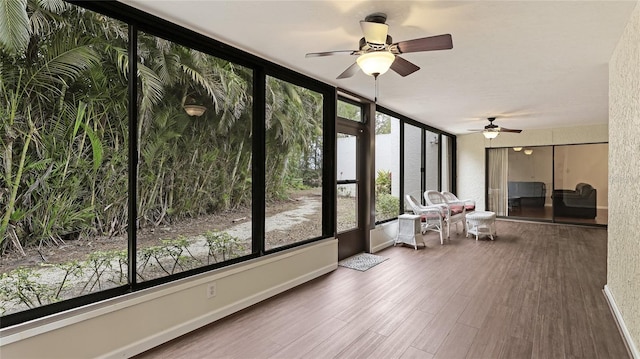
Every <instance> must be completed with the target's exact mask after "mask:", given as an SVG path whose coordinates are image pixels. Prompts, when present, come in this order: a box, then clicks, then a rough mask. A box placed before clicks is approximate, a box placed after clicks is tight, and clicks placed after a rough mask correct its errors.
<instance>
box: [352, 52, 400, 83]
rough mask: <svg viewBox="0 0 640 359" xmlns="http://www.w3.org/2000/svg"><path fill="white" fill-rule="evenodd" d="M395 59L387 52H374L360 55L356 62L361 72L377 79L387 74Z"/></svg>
mask: <svg viewBox="0 0 640 359" xmlns="http://www.w3.org/2000/svg"><path fill="white" fill-rule="evenodd" d="M395 59H396V56H395V55H394V54H392V53H390V52H388V51H374V52H368V53H366V54H362V55H360V57H358V59H356V62H357V63H358V66H360V68H361V69H362V72H364V73H365V74H367V75H369V76H374V77H377V76H378V75H382V74H383V73H385V72H387V71H388V70H389V68H390V67H391V64H392V63H393V61H395Z"/></svg>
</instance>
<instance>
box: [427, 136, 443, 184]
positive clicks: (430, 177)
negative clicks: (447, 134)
mask: <svg viewBox="0 0 640 359" xmlns="http://www.w3.org/2000/svg"><path fill="white" fill-rule="evenodd" d="M424 136H425V138H424V163H425V166H424V188H425V191H429V190H435V191H439V190H440V186H439V184H440V178H439V176H440V158H439V156H440V140H439V137H440V136H439V135H438V134H437V133H435V132H432V131H428V130H425V131H424Z"/></svg>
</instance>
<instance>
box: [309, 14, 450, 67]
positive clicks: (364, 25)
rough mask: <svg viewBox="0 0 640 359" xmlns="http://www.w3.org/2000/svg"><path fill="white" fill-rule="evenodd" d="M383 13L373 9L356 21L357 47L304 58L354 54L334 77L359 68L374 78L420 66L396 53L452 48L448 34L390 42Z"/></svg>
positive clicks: (313, 54)
mask: <svg viewBox="0 0 640 359" xmlns="http://www.w3.org/2000/svg"><path fill="white" fill-rule="evenodd" d="M385 21H387V14H384V13H380V12H376V13H373V14H371V15H368V16H367V17H366V18H365V19H364V20H363V21H360V28H361V29H362V33H363V34H364V37H363V38H361V39H360V44H359V47H358V50H340V51H326V52H312V53H308V54H307V55H306V56H305V57H321V56H331V55H358V58H357V59H356V62H355V63H354V64H353V65H351V66H349V67H348V68H347V69H346V70H345V71H344V72H342V73H341V74H340V75H339V76H338V77H337V78H338V79H344V78H348V77H351V76H353V75H355V74H356V73H357V72H358V70H360V69H362V71H364V73H366V74H367V75H371V76H373V77H376V78H377V77H378V75H381V74H383V73H385V72H387V71H388V70H389V68H391V70H393V71H395V72H397V73H398V74H399V75H400V76H403V77H404V76H407V75H410V74H412V73H414V72H416V71H418V70H420V67H419V66H417V65H415V64H413V63H411V62H409V61H407V60H405V59H403V58H402V57H400V56H398V55H400V54H404V53H409V52H419V51H434V50H448V49H452V48H453V42H452V40H451V34H445V35H437V36H430V37H423V38H418V39H413V40H407V41H400V42H396V43H393V40H392V39H391V36H389V35H388V33H387V32H388V30H389V25H387V24H385Z"/></svg>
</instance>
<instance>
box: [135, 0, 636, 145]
mask: <svg viewBox="0 0 640 359" xmlns="http://www.w3.org/2000/svg"><path fill="white" fill-rule="evenodd" d="M123 2H125V3H127V4H129V5H132V6H134V7H137V8H139V9H142V10H144V11H146V12H149V13H152V14H154V15H157V16H160V17H162V18H165V19H167V20H170V21H172V22H174V23H177V24H180V25H182V26H185V27H187V28H190V29H193V30H195V31H197V32H200V33H202V34H205V35H207V36H210V37H212V38H215V39H217V40H220V41H222V42H226V43H228V44H230V45H233V46H235V47H238V48H240V49H243V50H246V51H248V52H251V53H253V54H256V55H258V56H260V57H263V58H266V59H268V60H271V61H273V62H275V63H278V64H281V65H283V66H285V67H288V68H291V69H294V70H296V71H298V72H301V73H303V74H306V75H308V76H311V77H313V78H316V79H319V80H321V81H324V82H326V83H329V84H332V85H334V86H336V87H340V88H344V89H346V90H349V91H351V92H354V93H357V94H360V95H362V96H364V97H367V98H371V99H373V96H374V81H373V78H372V77H369V76H366V75H365V74H363V73H362V72H360V73H358V74H357V75H356V76H354V77H352V78H349V79H343V80H336V79H335V78H336V76H338V74H340V73H341V72H342V71H344V70H345V69H346V68H347V67H348V66H350V65H351V64H352V63H353V62H354V61H355V56H331V57H320V58H305V54H306V53H308V52H320V51H331V50H349V49H357V48H358V41H359V39H360V38H361V37H362V33H361V30H360V25H359V21H360V20H363V19H364V17H365V16H367V15H368V14H371V13H374V12H384V13H386V14H387V17H388V18H387V24H388V25H389V26H390V29H389V35H391V36H392V37H393V40H394V42H397V41H403V40H409V39H413V38H418V37H425V36H433V35H440V34H445V33H449V34H451V35H452V37H453V49H452V50H445V51H433V52H420V53H409V54H404V55H402V56H403V57H404V58H405V59H407V60H409V61H411V62H413V63H415V64H416V65H418V66H420V67H421V70H419V71H418V72H416V73H414V74H412V75H409V76H407V77H404V78H403V77H401V76H399V75H397V74H396V73H393V72H392V71H389V72H388V73H386V74H384V75H382V76H380V78H379V94H378V103H379V104H381V105H382V106H385V107H387V108H389V109H392V110H394V111H396V112H398V113H401V114H404V115H406V116H409V117H411V118H413V119H415V120H418V121H420V122H423V123H426V124H429V125H431V126H433V127H436V128H440V129H442V130H445V131H448V132H451V133H455V134H466V133H469V132H468V129H472V128H478V129H479V128H482V127H483V126H484V125H485V124H486V120H484V118H486V117H494V116H495V117H498V120H496V124H498V125H501V126H504V127H508V128H520V129H524V130H526V129H535V128H551V127H567V126H578V125H590V124H604V123H607V122H608V66H607V64H608V61H609V58H610V57H611V54H612V52H613V49H614V48H615V46H616V44H617V42H618V39H619V38H620V35H621V34H622V30H623V29H624V27H625V25H626V23H627V21H628V19H629V16H630V14H631V12H632V11H633V9H634V7H635V6H636V4H637V2H636V1H635V0H631V1H335V0H331V1H212V0H209V1H204V0H201V1H178V0H165V1H157V0H154V1H149V0H146V1H145V0H126V1H123Z"/></svg>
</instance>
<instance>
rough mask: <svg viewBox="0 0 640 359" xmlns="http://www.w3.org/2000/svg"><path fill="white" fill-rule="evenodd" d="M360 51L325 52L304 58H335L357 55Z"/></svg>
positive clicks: (311, 53) (314, 53)
mask: <svg viewBox="0 0 640 359" xmlns="http://www.w3.org/2000/svg"><path fill="white" fill-rule="evenodd" d="M359 52H360V51H357V50H338V51H325V52H310V53H308V54H306V55H304V57H322V56H333V55H356V54H358V53H359Z"/></svg>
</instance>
